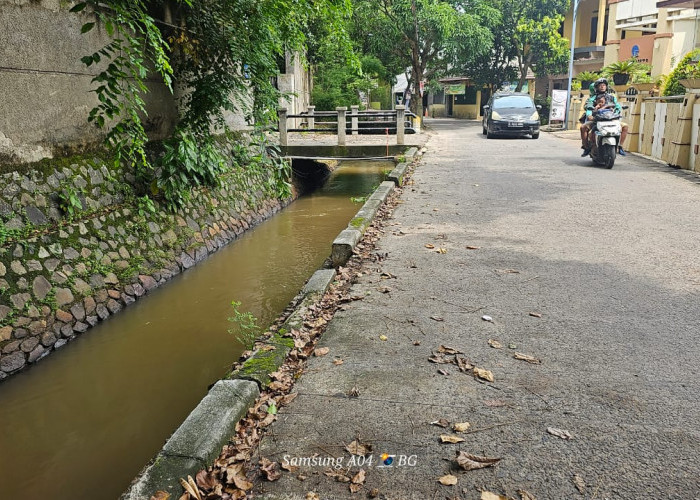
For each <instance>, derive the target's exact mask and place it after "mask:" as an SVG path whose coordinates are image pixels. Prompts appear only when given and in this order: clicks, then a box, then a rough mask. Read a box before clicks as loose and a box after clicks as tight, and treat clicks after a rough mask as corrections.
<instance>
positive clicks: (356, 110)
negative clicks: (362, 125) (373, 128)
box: [350, 106, 360, 135]
mask: <svg viewBox="0 0 700 500" xmlns="http://www.w3.org/2000/svg"><path fill="white" fill-rule="evenodd" d="M350 110H351V111H350V114H351V115H352V117H351V118H350V123H351V125H350V127H351V131H352V135H357V130H358V126H357V114H358V113H359V112H360V107H359V106H350Z"/></svg>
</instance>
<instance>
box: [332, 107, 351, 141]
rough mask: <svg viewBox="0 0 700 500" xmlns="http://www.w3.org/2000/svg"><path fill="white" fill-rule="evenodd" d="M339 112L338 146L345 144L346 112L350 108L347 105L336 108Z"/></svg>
mask: <svg viewBox="0 0 700 500" xmlns="http://www.w3.org/2000/svg"><path fill="white" fill-rule="evenodd" d="M335 110H336V111H337V112H338V146H345V127H346V125H347V124H346V122H345V114H346V113H345V112H346V111H347V110H348V108H346V107H345V106H342V107H339V108H335Z"/></svg>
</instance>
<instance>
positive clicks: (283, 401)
mask: <svg viewBox="0 0 700 500" xmlns="http://www.w3.org/2000/svg"><path fill="white" fill-rule="evenodd" d="M297 396H298V393H296V392H292V393H290V394H285V395H284V396H281V397H280V398H279V399H278V400H277V406H285V405H288V404H289V403H291V402H292V401H294V399H295V398H296V397H297Z"/></svg>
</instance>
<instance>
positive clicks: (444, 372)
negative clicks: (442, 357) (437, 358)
mask: <svg viewBox="0 0 700 500" xmlns="http://www.w3.org/2000/svg"><path fill="white" fill-rule="evenodd" d="M438 373H439V374H440V375H445V376H447V375H449V374H450V373H449V372H447V371H445V370H443V369H442V368H440V369H438Z"/></svg>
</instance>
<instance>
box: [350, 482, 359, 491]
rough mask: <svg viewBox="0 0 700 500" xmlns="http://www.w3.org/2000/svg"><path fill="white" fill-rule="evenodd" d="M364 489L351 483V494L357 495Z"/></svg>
mask: <svg viewBox="0 0 700 500" xmlns="http://www.w3.org/2000/svg"><path fill="white" fill-rule="evenodd" d="M361 489H362V485H361V484H354V483H350V493H357V492H358V491H360V490H361Z"/></svg>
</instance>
